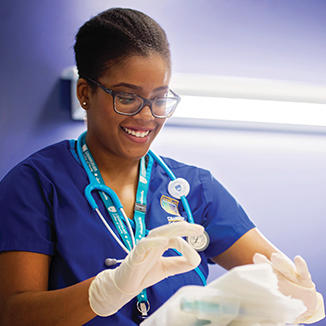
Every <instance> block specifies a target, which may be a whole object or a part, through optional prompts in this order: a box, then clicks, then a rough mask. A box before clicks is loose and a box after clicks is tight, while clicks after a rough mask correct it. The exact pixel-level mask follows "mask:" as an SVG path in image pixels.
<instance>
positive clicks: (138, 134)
mask: <svg viewBox="0 0 326 326" xmlns="http://www.w3.org/2000/svg"><path fill="white" fill-rule="evenodd" d="M122 129H123V130H124V131H125V132H126V133H127V134H129V135H133V136H135V137H139V138H144V137H146V136H147V135H148V134H149V130H147V131H135V130H131V129H128V128H125V127H122Z"/></svg>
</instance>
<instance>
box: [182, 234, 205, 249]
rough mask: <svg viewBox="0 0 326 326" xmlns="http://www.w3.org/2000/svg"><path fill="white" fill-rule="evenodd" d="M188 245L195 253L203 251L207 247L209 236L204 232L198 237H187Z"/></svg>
mask: <svg viewBox="0 0 326 326" xmlns="http://www.w3.org/2000/svg"><path fill="white" fill-rule="evenodd" d="M187 241H188V243H189V244H190V245H191V246H192V247H193V248H194V249H195V250H197V251H204V250H205V249H206V248H207V247H208V245H209V241H210V240H209V235H208V233H207V232H206V231H204V233H203V234H202V235H200V236H189V237H187Z"/></svg>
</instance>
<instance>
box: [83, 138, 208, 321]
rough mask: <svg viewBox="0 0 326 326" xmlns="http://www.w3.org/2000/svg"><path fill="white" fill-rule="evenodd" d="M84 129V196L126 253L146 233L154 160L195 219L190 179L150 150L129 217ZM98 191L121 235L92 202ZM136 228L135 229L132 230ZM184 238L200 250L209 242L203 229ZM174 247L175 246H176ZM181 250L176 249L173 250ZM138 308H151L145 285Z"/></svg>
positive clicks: (144, 313) (142, 163)
mask: <svg viewBox="0 0 326 326" xmlns="http://www.w3.org/2000/svg"><path fill="white" fill-rule="evenodd" d="M85 138H86V132H84V133H82V134H81V135H80V136H79V138H78V140H77V155H78V158H79V160H80V162H81V164H82V166H83V168H84V170H85V171H86V173H87V176H88V179H89V184H88V185H87V186H86V188H85V190H84V193H85V197H86V199H87V201H88V203H89V205H90V206H91V207H92V209H93V210H94V211H95V212H96V213H97V215H98V216H99V218H100V219H101V221H102V222H103V224H104V225H105V227H106V229H107V230H108V231H109V232H110V234H111V235H112V237H113V238H114V239H115V240H116V242H117V243H118V244H119V246H120V247H121V248H122V249H123V250H124V251H125V252H126V253H127V254H128V253H129V252H130V251H131V250H132V248H133V247H134V246H135V245H136V244H137V242H138V241H139V240H140V239H141V238H143V237H145V236H146V234H147V232H148V231H147V230H146V225H145V214H146V197H147V191H148V186H149V181H150V176H151V170H152V166H153V162H154V160H155V161H156V162H157V163H158V164H159V165H160V166H161V167H162V168H163V170H164V171H165V173H166V174H167V175H168V176H169V178H170V179H171V181H170V183H169V185H168V191H169V193H170V195H172V196H173V197H175V198H177V199H180V200H181V202H182V205H183V208H184V210H185V212H186V214H187V219H188V222H189V223H194V219H193V216H192V212H191V209H190V206H189V203H188V200H187V198H186V196H187V195H188V193H189V190H190V187H189V183H188V182H187V181H186V180H184V179H182V178H176V176H175V175H174V173H173V172H172V171H171V169H170V168H169V167H168V166H167V165H166V164H165V162H164V161H163V160H162V159H161V158H160V157H159V156H157V155H156V154H154V153H153V152H152V151H151V150H149V152H148V155H147V156H146V157H143V158H141V160H140V168H139V179H138V188H137V193H136V203H135V209H134V219H133V220H130V219H129V218H128V217H127V215H126V213H125V211H124V209H123V206H122V204H121V202H120V200H119V198H118V196H117V194H116V193H115V192H114V191H113V190H112V189H111V188H109V187H108V186H106V185H105V184H104V181H103V179H102V176H101V174H100V171H99V169H98V167H97V165H96V163H95V160H94V159H93V157H92V154H91V152H90V151H89V149H88V147H87V145H86V141H85ZM93 191H99V195H100V197H101V199H102V201H103V203H104V206H105V207H106V209H107V211H108V213H109V215H110V217H111V219H112V221H113V224H114V226H115V228H116V230H117V232H118V233H119V236H120V238H119V237H118V236H117V234H116V233H115V232H114V231H113V230H112V228H111V227H110V225H109V224H108V223H107V221H106V219H105V218H104V217H103V215H102V213H101V211H100V210H99V207H98V205H97V203H96V202H95V200H94V198H93V195H92V192H93ZM133 227H134V229H135V233H134V231H133ZM187 241H188V242H189V243H190V245H192V246H193V247H194V248H195V249H196V250H198V251H202V250H205V249H206V248H207V246H208V243H209V237H208V235H207V233H206V232H205V234H204V236H202V237H188V238H187ZM175 251H176V250H175ZM176 252H177V253H178V254H180V253H179V252H178V251H176ZM121 261H122V260H118V259H114V258H107V259H106V260H105V264H106V265H107V266H112V265H115V264H116V263H120V262H121ZM195 271H196V272H197V274H198V275H199V277H200V279H201V280H202V282H203V284H204V285H206V278H205V276H204V275H203V273H202V272H201V270H200V269H199V268H198V267H197V268H196V269H195ZM137 298H138V302H137V308H138V310H139V311H140V312H141V314H142V316H143V317H146V316H147V312H148V310H149V309H150V307H149V301H148V300H147V294H146V289H145V290H143V291H142V292H141V293H140V294H139V295H138V296H137Z"/></svg>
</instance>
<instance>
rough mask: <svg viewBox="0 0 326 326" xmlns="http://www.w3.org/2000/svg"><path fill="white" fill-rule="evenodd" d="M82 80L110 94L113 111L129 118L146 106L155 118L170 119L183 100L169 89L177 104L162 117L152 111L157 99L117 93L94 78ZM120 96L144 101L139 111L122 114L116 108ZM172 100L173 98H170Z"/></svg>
mask: <svg viewBox="0 0 326 326" xmlns="http://www.w3.org/2000/svg"><path fill="white" fill-rule="evenodd" d="M80 78H84V79H85V80H86V81H88V82H90V83H93V84H95V85H96V86H98V87H100V88H101V89H102V90H103V91H104V92H105V93H107V94H110V95H111V96H112V99H113V110H114V111H115V112H116V113H118V114H121V115H128V116H133V115H136V114H138V113H139V112H140V111H141V110H142V109H143V108H144V107H145V106H146V105H148V107H149V108H150V110H151V113H152V116H153V117H155V118H160V119H166V118H170V117H171V116H172V114H173V113H174V112H175V110H176V108H177V106H178V104H179V102H180V100H181V97H180V96H179V95H178V94H176V93H175V92H173V90H172V89H169V92H171V93H172V95H173V98H174V99H176V103H175V105H174V108H173V110H172V111H171V112H170V113H169V114H168V115H166V116H161V115H157V114H154V112H153V109H152V104H153V102H154V101H155V100H156V99H157V98H155V99H154V100H149V99H147V98H145V97H142V96H140V95H138V94H134V93H128V92H117V91H115V90H113V89H110V88H107V87H105V86H104V85H102V84H101V83H100V82H98V81H97V80H95V79H92V78H89V77H84V76H83V77H82V76H81V77H80ZM118 94H130V95H133V96H136V97H139V98H140V99H141V100H142V104H141V105H140V106H139V108H138V110H137V111H135V112H133V113H126V112H120V111H118V110H117V108H116V104H115V97H116V96H117V95H118ZM161 97H162V98H164V96H161ZM170 98H172V97H170Z"/></svg>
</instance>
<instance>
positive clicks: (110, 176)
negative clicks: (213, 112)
mask: <svg viewBox="0 0 326 326" xmlns="http://www.w3.org/2000/svg"><path fill="white" fill-rule="evenodd" d="M86 143H87V146H88V147H89V150H90V151H91V153H92V156H93V157H94V160H95V162H96V164H97V166H98V168H99V170H100V172H101V175H102V178H103V180H104V182H105V184H107V185H108V186H110V187H112V188H120V187H123V186H126V185H134V186H135V185H137V183H138V172H139V160H137V159H135V160H130V159H128V158H123V157H119V156H117V155H114V154H113V153H111V152H109V151H106V150H103V149H101V148H100V147H99V146H96V145H95V146H94V144H92V141H91V140H88V139H86Z"/></svg>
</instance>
